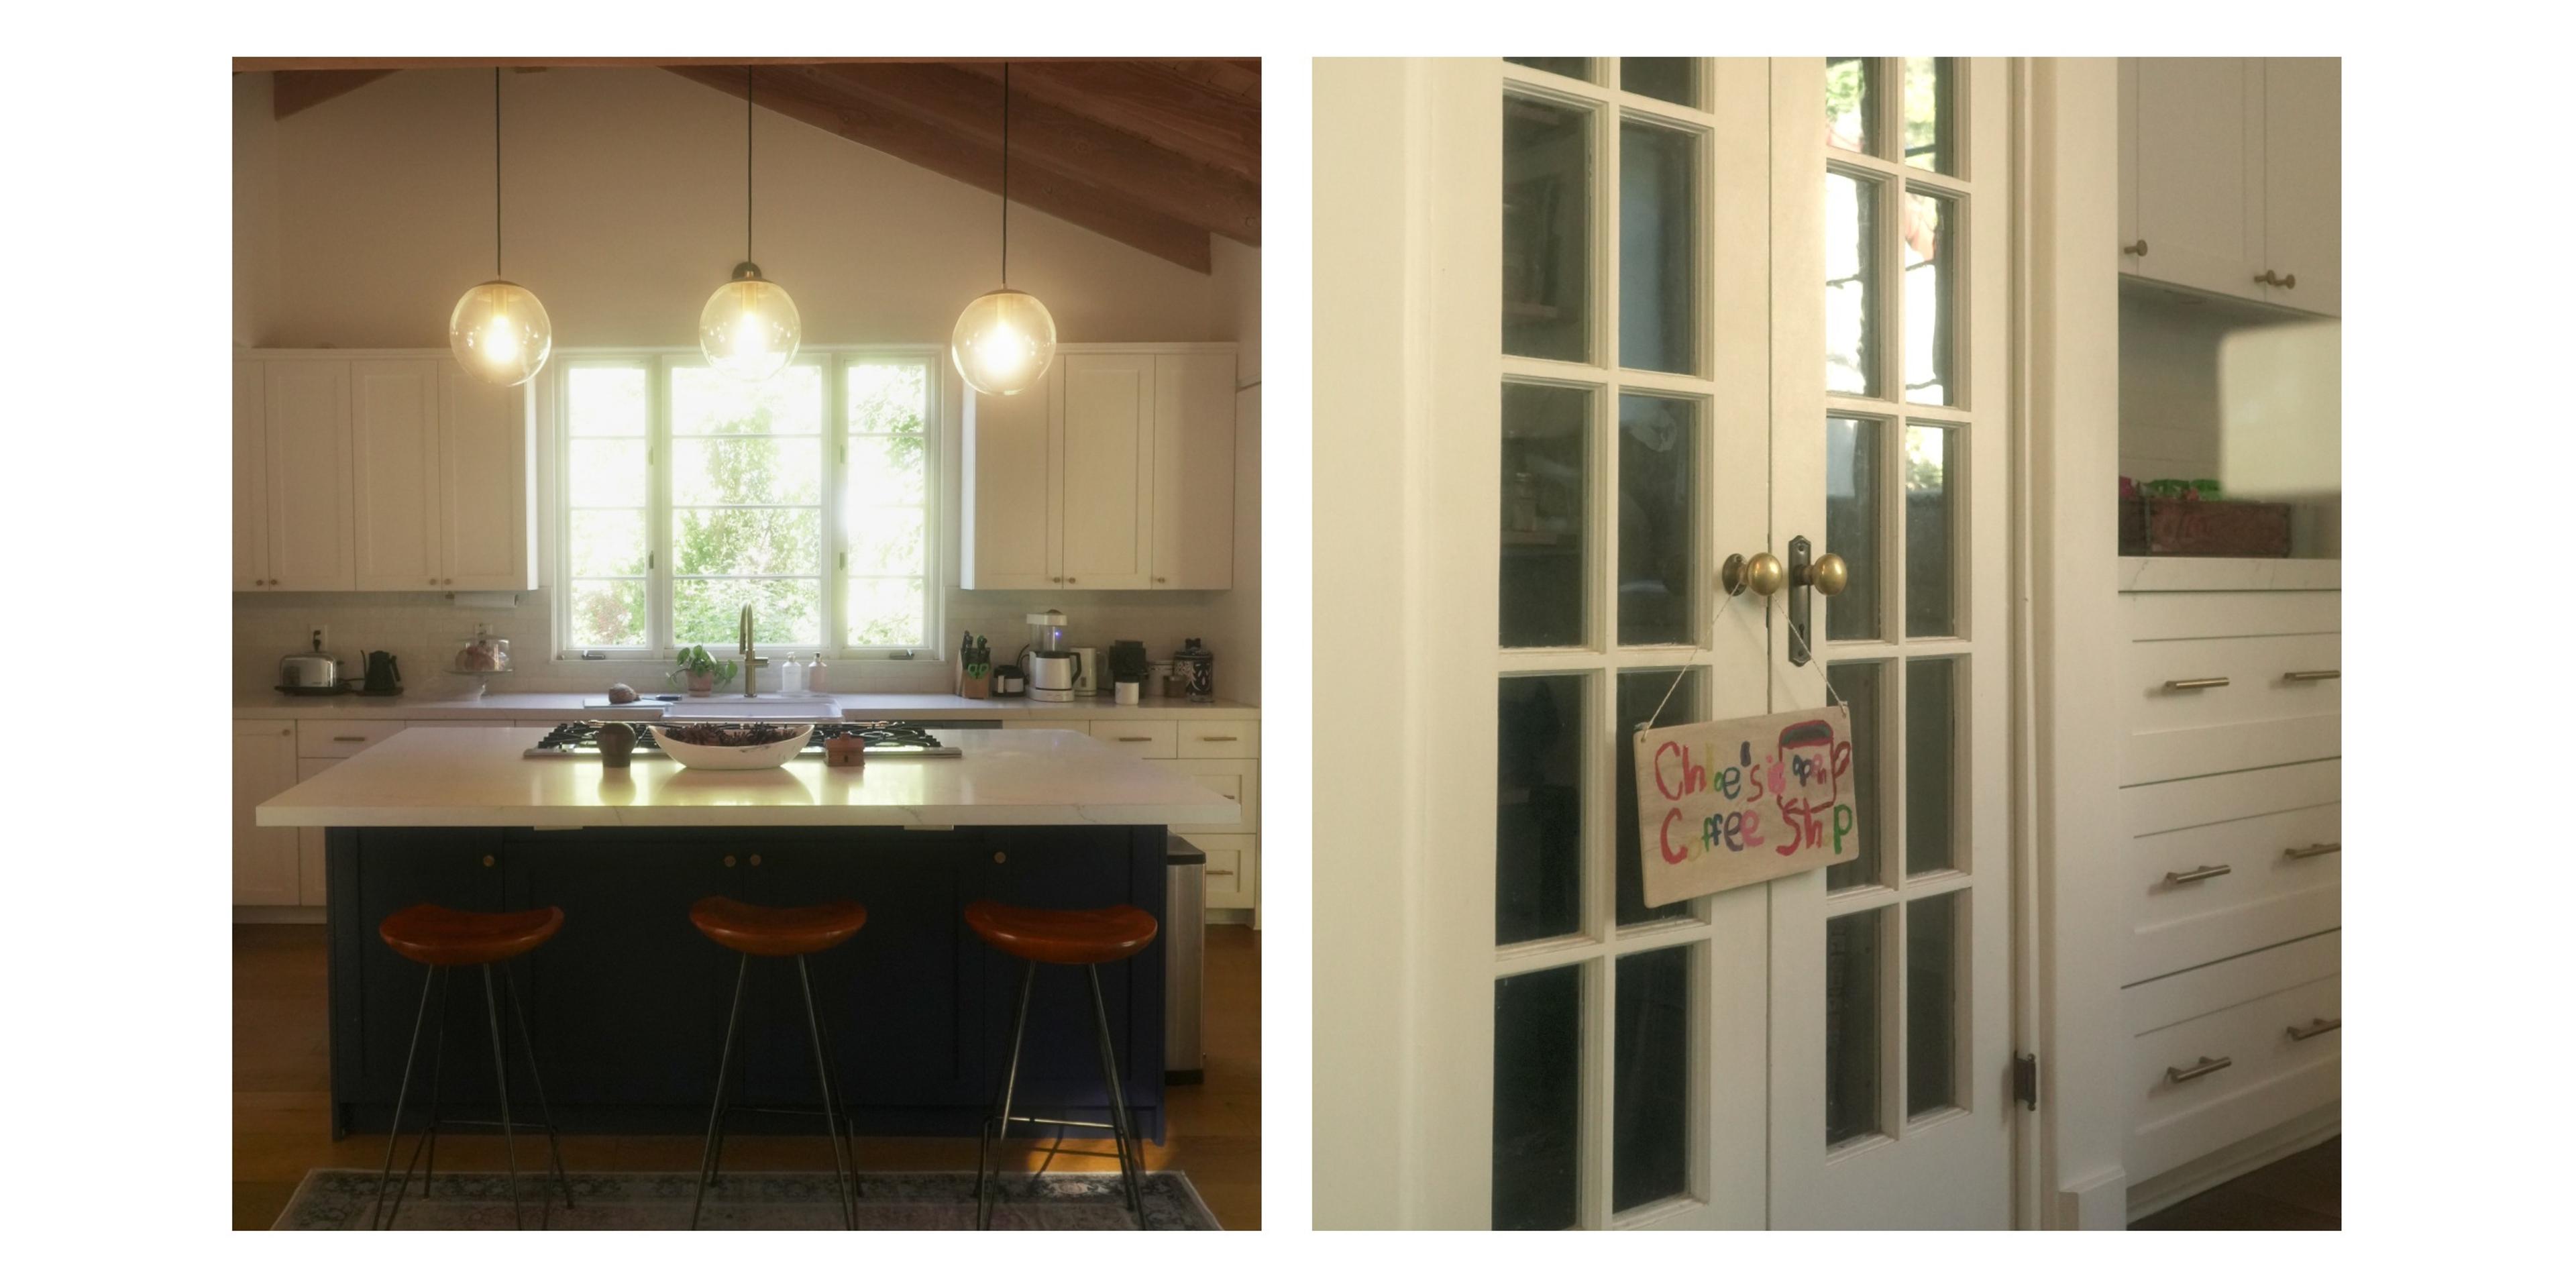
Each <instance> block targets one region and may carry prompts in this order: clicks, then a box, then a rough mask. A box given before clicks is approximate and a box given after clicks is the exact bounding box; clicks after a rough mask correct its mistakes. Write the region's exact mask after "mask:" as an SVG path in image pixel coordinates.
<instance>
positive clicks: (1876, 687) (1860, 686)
mask: <svg viewBox="0 0 2576 1288" xmlns="http://www.w3.org/2000/svg"><path fill="white" fill-rule="evenodd" d="M1886 676H1887V667H1886V664H1885V663H1883V662H1836V663H1834V664H1832V665H1831V666H1828V667H1826V668H1825V681H1826V682H1827V683H1828V684H1831V685H1832V686H1833V688H1834V696H1836V697H1839V698H1841V699H1842V700H1843V701H1844V702H1845V703H1847V704H1849V705H1850V707H1851V732H1852V805H1853V808H1855V809H1858V810H1859V811H1860V837H1859V839H1860V854H1859V855H1858V856H1856V857H1853V858H1848V859H1845V860H1843V861H1842V862H1840V863H1836V864H1834V865H1832V866H1830V867H1828V868H1826V869H1825V888H1826V889H1828V890H1841V889H1845V888H1848V887H1851V886H1865V885H1876V884H1878V874H1879V871H1880V867H1879V848H1878V847H1879V838H1880V837H1882V836H1885V835H1886V834H1887V833H1886V830H1885V829H1883V828H1881V827H1880V826H1879V817H1878V814H1879V810H1878V771H1879V767H1880V766H1881V765H1883V764H1885V763H1886V761H1885V760H1884V759H1882V755H1883V749H1884V748H1885V747H1886V745H1887V740H1886V738H1885V736H1884V735H1885V734H1886V732H1887V726H1886V723H1885V721H1886V710H1887V707H1886V703H1884V702H1883V701H1881V700H1880V699H1881V697H1882V695H1883V694H1884V693H1885V692H1886V685H1885V680H1886Z"/></svg>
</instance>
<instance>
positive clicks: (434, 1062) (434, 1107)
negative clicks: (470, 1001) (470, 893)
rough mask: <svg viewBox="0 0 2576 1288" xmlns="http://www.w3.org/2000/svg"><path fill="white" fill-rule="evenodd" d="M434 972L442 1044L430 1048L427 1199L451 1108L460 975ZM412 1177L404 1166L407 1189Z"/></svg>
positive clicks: (423, 1186) (423, 1173) (424, 1165)
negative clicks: (451, 1046) (450, 1017)
mask: <svg viewBox="0 0 2576 1288" xmlns="http://www.w3.org/2000/svg"><path fill="white" fill-rule="evenodd" d="M430 971H431V973H432V974H435V975H436V976H438V1002H437V1006H438V1042H437V1044H436V1045H435V1046H432V1047H431V1048H430V1052H429V1134H428V1142H427V1143H428V1146H429V1156H428V1157H427V1158H425V1159H423V1160H421V1167H420V1196H421V1198H423V1199H427V1198H428V1197H429V1187H430V1185H431V1184H432V1183H433V1182H435V1181H436V1180H437V1179H438V1127H439V1122H440V1120H441V1117H442V1115H443V1114H444V1111H445V1109H446V1107H447V1101H446V1098H445V1094H444V1089H445V1087H446V1085H447V994H448V990H449V988H450V987H451V986H452V985H454V983H455V975H456V972H455V971H453V970H439V969H438V968H436V967H431V968H430ZM414 1152H415V1153H416V1152H418V1151H417V1150H415V1151H414ZM410 1175H411V1164H410V1163H408V1162H406V1163H404V1164H403V1176H404V1177H405V1178H406V1179H405V1181H404V1182H403V1184H404V1185H405V1187H406V1188H408V1187H409V1185H410V1183H411V1182H410V1181H409V1179H408V1178H409V1177H410ZM395 1208H396V1211H397V1212H399V1211H400V1209H401V1200H400V1198H399V1197H397V1199H396V1200H395Z"/></svg>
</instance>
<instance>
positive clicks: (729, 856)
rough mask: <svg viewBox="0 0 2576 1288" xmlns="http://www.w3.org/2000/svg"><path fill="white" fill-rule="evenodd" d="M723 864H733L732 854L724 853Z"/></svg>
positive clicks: (730, 865)
mask: <svg viewBox="0 0 2576 1288" xmlns="http://www.w3.org/2000/svg"><path fill="white" fill-rule="evenodd" d="M725 866H726V867H732V866H733V856H732V855H730V854H728V855H726V856H725Z"/></svg>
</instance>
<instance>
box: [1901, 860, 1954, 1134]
mask: <svg viewBox="0 0 2576 1288" xmlns="http://www.w3.org/2000/svg"><path fill="white" fill-rule="evenodd" d="M1960 898H1961V896H1959V895H1956V894H1945V895H1939V896H1936V897H1934V898H1930V899H1917V900H1915V901H1914V902H1912V903H1909V904H1907V905H1905V1116H1906V1117H1908V1118H1913V1117H1918V1116H1920V1115H1923V1114H1928V1113H1930V1112H1932V1111H1933V1110H1935V1109H1947V1108H1949V1107H1950V1106H1951V1105H1954V1104H1957V1103H1958V1102H1959V1095H1958V1076H1959V1067H1958V1066H1959V975H1960V971H1959V900H1960Z"/></svg>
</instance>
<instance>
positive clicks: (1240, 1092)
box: [233, 925, 1261, 1230]
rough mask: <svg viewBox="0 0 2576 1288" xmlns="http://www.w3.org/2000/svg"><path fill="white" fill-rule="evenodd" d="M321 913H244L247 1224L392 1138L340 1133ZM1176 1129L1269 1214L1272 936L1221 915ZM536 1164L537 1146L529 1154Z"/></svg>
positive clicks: (470, 1147)
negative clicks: (1266, 1082) (1264, 1094)
mask: <svg viewBox="0 0 2576 1288" xmlns="http://www.w3.org/2000/svg"><path fill="white" fill-rule="evenodd" d="M323 954H324V941H323V928H322V927H320V926H235V927H234V928H233V1228H234V1229H237V1230H265V1229H267V1228H268V1227H269V1226H270V1225H271V1224H273V1223H275V1221H276V1220H277V1215H278V1213H279V1212H281V1211H283V1210H284V1209H285V1207H286V1200H287V1198H288V1197H289V1196H290V1195H292V1194H293V1193H294V1192H295V1184H296V1182H297V1181H299V1180H301V1179H303V1176H304V1173H305V1172H306V1171H307V1170H309V1169H311V1168H316V1167H368V1168H372V1167H377V1166H379V1165H381V1164H382V1163H383V1162H384V1154H385V1138H384V1137H382V1136H350V1137H348V1138H347V1139H345V1140H338V1141H334V1140H332V1139H331V1128H330V1117H329V1109H328V1101H329V1095H330V1085H331V1071H330V1063H329V1059H328V1054H327V1043H328V1036H329V1032H328V1025H327V1019H326V1016H325V1014H324V1010H325V1007H324V987H323ZM1165 1103H1166V1105H1167V1106H1168V1108H1169V1112H1170V1115H1171V1130H1170V1131H1169V1132H1168V1133H1167V1135H1168V1137H1169V1141H1168V1143H1166V1144H1163V1145H1148V1146H1146V1148H1145V1162H1146V1165H1147V1166H1149V1167H1153V1168H1157V1169H1177V1170H1180V1171H1185V1172H1188V1173H1189V1175H1190V1181H1191V1183H1192V1184H1194V1185H1196V1186H1197V1187H1198V1191H1199V1194H1200V1195H1201V1196H1202V1197H1204V1198H1205V1199H1206V1200H1207V1205H1208V1208H1209V1209H1210V1210H1211V1211H1213V1212H1215V1213H1216V1219H1217V1221H1218V1223H1219V1224H1221V1225H1223V1226H1225V1228H1227V1229H1229V1230H1254V1229H1259V1228H1260V1226H1261V938H1260V933H1259V932H1258V931H1255V930H1253V929H1252V928H1251V927H1249V926H1240V925H1233V926H1210V927H1208V933H1207V1081H1206V1082H1205V1083H1204V1084H1202V1085H1198V1086H1185V1087H1173V1088H1170V1089H1169V1090H1168V1091H1167V1092H1166V1093H1165ZM818 1143H819V1142H818V1141H817V1140H816V1139H815V1138H811V1137H759V1136H749V1135H738V1136H734V1137H732V1138H731V1139H729V1140H727V1142H726V1148H725V1160H726V1162H727V1164H728V1165H731V1164H732V1162H733V1160H734V1159H735V1157H736V1156H737V1155H739V1157H740V1158H741V1160H742V1165H743V1166H745V1167H751V1168H760V1167H777V1168H793V1169H800V1170H818V1171H819V1170H824V1169H826V1168H828V1167H829V1163H828V1162H825V1161H822V1156H820V1155H818V1154H817V1153H816V1152H815V1148H814V1147H815V1146H816V1145H817V1144H818ZM701 1144H702V1142H701V1141H700V1139H699V1138H698V1137H696V1136H694V1135H692V1136H566V1137H564V1141H563V1150H564V1162H565V1164H566V1165H567V1166H569V1167H572V1168H574V1169H576V1170H579V1169H592V1170H615V1171H682V1172H685V1171H688V1170H690V1169H691V1168H694V1167H696V1166H697V1164H698V1153H699V1147H700V1145H701ZM861 1148H862V1155H861V1157H862V1162H863V1164H864V1165H865V1166H866V1167H868V1168H870V1169H873V1170H886V1171H894V1170H937V1169H956V1170H959V1171H971V1170H972V1169H973V1168H974V1166H975V1142H974V1141H973V1140H971V1139H967V1140H947V1139H921V1138H910V1137H902V1138H895V1137H888V1138H876V1139H869V1140H864V1141H862V1142H861ZM500 1151H501V1143H500V1139H499V1137H497V1136H481V1137H477V1136H460V1137H454V1138H447V1139H442V1140H441V1142H440V1144H439V1162H440V1164H441V1165H442V1168H443V1167H444V1166H445V1165H446V1164H447V1160H448V1157H449V1155H450V1154H451V1153H452V1154H453V1155H454V1157H455V1160H456V1162H455V1166H457V1167H459V1168H461V1169H471V1168H487V1167H488V1168H493V1169H498V1168H499V1167H500V1166H501V1162H502V1160H501V1152H500ZM1042 1152H1043V1151H1042V1149H1036V1148H1030V1149H1026V1150H1025V1151H1024V1152H1023V1153H1022V1155H1021V1156H1020V1158H1018V1159H1015V1160H1013V1161H1010V1162H1006V1163H1005V1164H1004V1166H1006V1167H1033V1166H1035V1165H1036V1162H1037V1155H1038V1154H1040V1153H1042ZM521 1161H522V1163H523V1164H525V1163H526V1162H527V1161H528V1157H527V1156H525V1155H524V1154H523V1156H522V1160H521ZM1051 1166H1052V1167H1053V1168H1055V1169H1058V1170H1064V1169H1079V1170H1100V1171H1110V1170H1115V1168H1116V1167H1117V1161H1116V1155H1115V1152H1114V1151H1113V1150H1111V1149H1109V1148H1108V1146H1107V1143H1106V1142H1097V1141H1073V1142H1068V1143H1067V1144H1066V1145H1065V1147H1064V1151H1063V1152H1062V1153H1061V1154H1059V1155H1058V1156H1057V1157H1056V1159H1055V1161H1054V1163H1053V1164H1052V1165H1051Z"/></svg>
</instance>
